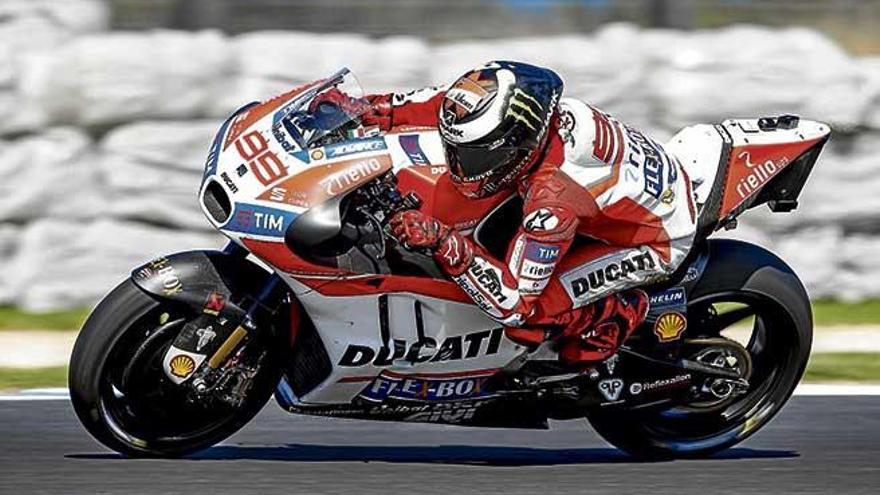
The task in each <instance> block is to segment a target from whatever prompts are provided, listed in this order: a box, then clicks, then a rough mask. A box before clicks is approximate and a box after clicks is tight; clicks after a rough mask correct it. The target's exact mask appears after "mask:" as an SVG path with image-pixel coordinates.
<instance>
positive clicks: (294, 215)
mask: <svg viewBox="0 0 880 495" xmlns="http://www.w3.org/2000/svg"><path fill="white" fill-rule="evenodd" d="M328 91H341V92H343V93H344V94H346V95H350V96H351V104H350V105H347V106H346V108H342V106H341V105H338V104H334V103H330V99H329V98H321V95H323V94H324V93H326V92H328ZM362 94H363V93H362V92H361V91H360V89H359V87H358V85H357V81H356V79H355V78H354V76H353V75H352V74H351V73H350V72H349V71H347V70H345V69H344V70H342V71H340V72H339V73H337V74H335V75H333V76H331V77H329V78H326V79H322V80H319V81H316V82H313V83H311V84H307V85H305V86H303V87H299V88H297V89H294V90H292V91H290V92H288V93H286V94H283V95H281V96H279V97H276V98H274V99H271V100H268V101H265V102H261V103H252V104H250V105H247V106H245V107H243V108H241V109H239V110H238V111H236V112H235V113H234V114H233V115H232V116H231V117H230V118H229V119H228V120H226V122H225V123H223V125H222V127H221V128H220V130H219V132H218V133H217V135H216V138H215V139H214V141H213V143H212V145H211V148H210V153H209V155H208V159H207V163H206V166H205V172H204V178H203V181H202V184H201V187H200V190H199V202H200V204H201V207H202V209H203V211H204V213H205V215H206V216H207V218H208V220H209V221H210V222H211V224H212V225H213V226H214V227H216V228H217V229H219V230H220V231H221V232H222V233H223V234H225V235H226V236H227V237H228V238H229V239H230V242H229V243H228V244H227V246H226V247H225V248H223V249H222V250H216V251H213V250H209V251H190V252H182V253H176V254H170V255H166V256H162V257H160V258H157V259H155V260H153V261H150V262H148V263H146V264H145V265H143V266H140V267H138V268H135V269H134V270H133V271H132V274H131V277H130V278H128V279H127V280H125V281H124V282H122V283H121V284H120V285H119V286H117V287H116V288H115V289H114V290H113V291H112V292H110V293H109V294H108V295H107V296H106V297H105V298H104V299H103V300H102V301H101V303H100V304H99V305H98V306H97V307H96V308H95V310H94V312H93V313H92V314H91V315H90V317H89V318H88V320H87V321H86V322H85V324H84V327H83V329H82V331H81V333H80V334H79V337H78V339H77V342H76V345H75V348H74V350H73V355H72V357H71V362H70V376H69V383H70V392H71V399H72V402H73V406H74V409H75V410H76V414H77V416H78V417H79V419H80V421H81V422H82V424H83V425H84V426H85V428H86V429H87V430H88V431H89V432H90V433H91V434H92V435H93V436H94V437H95V438H96V439H97V440H98V441H100V442H101V443H103V444H104V445H106V446H107V447H109V448H111V449H113V450H116V451H118V452H120V453H123V454H126V455H131V456H180V455H185V454H187V453H191V452H194V451H197V450H200V449H205V448H207V447H209V446H211V445H214V444H215V443H217V442H220V441H222V440H223V439H225V438H227V437H228V436H230V435H231V434H233V433H234V432H235V431H237V430H238V429H239V428H241V427H242V426H243V425H245V424H246V423H247V422H248V421H250V420H251V419H252V418H253V417H254V416H255V415H256V414H257V412H258V411H260V409H261V408H262V407H263V406H264V405H265V404H266V402H267V401H268V400H269V398H270V397H271V396H272V395H273V393H274V397H275V400H276V402H277V403H278V405H279V406H281V407H282V408H284V409H285V410H287V411H290V412H292V413H296V414H307V415H318V416H331V417H339V418H359V419H367V420H382V421H405V422H424V423H442V424H450V425H462V426H478V427H505V428H544V429H546V428H548V420H549V419H556V420H560V419H562V420H567V419H582V418H586V419H587V420H588V421H589V422H590V423H591V424H592V426H593V428H595V430H596V431H597V432H598V433H599V434H600V435H601V436H602V437H604V438H605V439H606V440H607V441H609V442H610V443H612V444H613V445H615V446H617V447H619V448H620V449H623V450H624V451H626V452H628V453H630V454H632V455H634V456H639V457H652V458H657V457H663V458H670V457H695V456H705V455H708V454H711V453H713V452H716V451H719V450H722V449H725V448H727V447H730V446H732V445H734V444H736V443H738V442H740V441H742V440H743V439H745V438H747V437H748V436H749V435H751V434H753V433H755V432H756V431H758V430H759V429H760V428H761V427H763V426H764V425H766V424H767V422H768V421H769V420H770V419H771V418H772V417H773V416H774V415H775V414H776V413H777V412H778V411H779V410H780V409H781V408H782V406H783V405H784V404H785V403H786V401H787V399H788V398H789V396H790V395H791V393H792V391H793V389H794V388H795V386H796V384H797V383H798V381H799V379H800V377H801V375H802V373H803V371H804V367H805V365H806V363H807V357H808V355H809V352H810V345H811V341H812V313H811V308H810V302H809V300H808V298H807V294H806V292H805V290H804V287H803V286H802V284H801V282H800V281H799V280H798V277H797V275H795V273H794V272H793V271H792V269H791V268H789V267H788V265H786V264H785V262H783V261H782V260H781V259H779V258H778V257H777V256H775V255H774V254H772V253H770V252H769V251H767V250H765V249H763V248H761V247H759V246H756V245H753V244H749V243H746V242H740V241H735V240H725V239H711V238H709V237H710V234H712V233H713V232H715V231H717V230H719V229H720V228H724V227H727V228H730V227H732V226H735V223H736V219H737V217H738V216H739V215H740V214H741V213H742V212H744V211H745V210H747V209H749V208H754V207H756V206H758V205H761V204H765V203H766V204H768V205H769V207H770V209H771V210H772V211H774V212H785V211H790V210H792V209H793V208H795V207H796V206H797V198H798V196H799V194H800V192H801V189H802V187H803V185H804V182H805V181H806V179H807V177H808V175H809V174H810V171H811V169H812V167H813V165H814V163H815V162H816V159H817V158H818V155H819V153H820V151H821V149H822V147H823V146H824V144H825V142H826V141H827V139H828V137H829V132H830V130H829V128H828V126H826V125H824V124H821V123H817V122H811V121H806V120H801V119H799V118H797V117H795V116H790V115H785V116H780V117H772V118H762V119H742V120H727V121H725V122H724V123H722V124H719V125H715V126H714V127H711V128H710V131H711V132H715V133H717V136H715V137H716V138H717V139H718V140H719V141H720V142H721V146H720V147H719V149H720V156H717V157H715V158H713V159H714V160H716V161H717V167H715V165H716V164H715V163H712V167H713V168H717V170H716V172H717V173H715V174H714V178H713V179H712V180H711V181H710V183H709V184H708V185H709V186H710V189H711V191H710V193H709V194H708V196H707V197H706V198H705V200H704V201H703V202H702V204H701V206H700V210H699V223H698V225H699V229H698V233H697V238H696V242H695V247H694V249H693V251H692V253H691V255H690V256H689V258H688V259H687V260H686V262H685V263H684V264H683V266H682V267H681V268H680V269H679V270H678V271H677V272H676V273H675V274H674V275H673V276H671V277H670V278H668V279H666V280H665V281H663V282H662V283H656V284H654V285H651V286H649V287H647V288H646V289H647V291H648V292H649V295H650V309H649V314H648V318H647V320H646V321H645V322H644V324H642V325H641V326H640V328H638V329H637V330H636V331H635V332H634V334H633V335H632V336H631V337H630V338H629V339H628V340H627V341H626V342H625V343H624V345H623V346H622V347H621V348H620V350H619V352H618V353H617V354H616V355H615V356H613V357H612V358H610V359H608V360H607V361H605V362H604V363H602V364H600V365H599V366H597V367H595V368H594V369H590V370H587V371H582V372H575V371H573V370H571V369H566V368H565V367H563V366H562V365H561V364H560V362H559V359H558V354H557V352H556V350H555V349H554V344H553V343H552V342H547V343H545V344H542V345H541V346H540V347H538V348H537V349H529V348H525V347H523V346H521V345H518V344H517V343H515V342H513V341H511V340H509V339H508V338H507V337H506V336H505V333H504V329H503V328H502V327H501V325H499V324H498V323H497V322H495V321H493V320H492V319H490V318H489V317H487V316H486V315H485V314H484V313H483V312H482V311H481V310H480V309H479V308H478V307H477V306H475V305H474V303H473V300H472V299H471V297H470V296H469V295H467V294H465V293H463V292H462V291H461V289H459V287H458V286H457V285H456V284H455V283H453V282H452V281H450V280H448V279H447V278H445V277H444V276H443V274H442V273H441V272H440V270H439V269H438V267H437V266H436V265H435V263H434V261H433V260H432V258H431V257H430V256H428V255H427V254H423V253H418V252H416V253H414V252H410V251H407V250H405V249H402V247H401V246H398V245H397V244H396V243H395V242H394V240H393V239H392V238H391V236H390V235H389V234H388V230H387V222H388V220H389V218H390V217H391V216H392V215H393V214H394V213H395V212H397V211H401V210H405V209H412V208H420V209H422V210H423V211H426V212H428V213H430V214H432V215H434V216H436V217H438V218H440V219H441V220H443V221H444V222H446V223H447V224H448V225H454V226H456V228H458V229H460V230H464V231H467V232H470V233H471V234H472V236H473V238H474V240H475V241H476V242H478V243H480V244H481V245H482V246H483V247H485V248H486V249H487V250H489V252H492V253H494V254H495V255H496V256H498V257H499V258H503V257H504V252H503V251H504V249H505V248H506V246H507V245H508V241H509V240H510V239H511V237H512V236H513V234H514V231H515V229H516V226H517V225H518V224H519V223H520V222H521V216H522V208H521V205H522V203H521V200H520V199H519V198H518V197H517V196H516V195H515V194H511V195H510V196H506V197H505V196H504V195H496V196H497V197H491V198H486V199H482V200H479V201H476V202H470V203H467V204H468V205H470V206H469V208H468V209H451V208H449V206H448V205H454V204H461V203H460V202H459V201H456V200H455V198H456V194H458V193H457V192H456V190H455V188H454V187H453V185H452V184H451V182H450V179H449V174H448V173H447V169H446V167H445V165H444V155H443V150H442V143H441V141H440V137H439V135H438V133H437V132H436V129H433V128H418V127H398V128H395V129H393V130H391V131H389V132H385V133H382V132H379V131H378V130H377V129H370V128H368V127H365V126H364V125H362V124H361V119H359V116H360V115H362V114H363V111H365V108H366V104H365V103H364V100H363V99H361V95H362ZM282 156H283V157H285V159H284V160H282V159H281V158H280V157H282ZM559 270H562V271H564V272H565V276H564V277H563V280H567V281H569V282H568V283H570V284H571V287H570V289H571V290H572V291H574V292H577V291H578V290H582V288H583V287H587V286H589V284H590V283H595V281H596V279H598V278H603V277H604V279H607V280H613V278H614V277H615V276H616V274H618V273H619V272H620V267H617V268H615V267H605V268H604V269H600V270H599V271H601V272H602V273H596V272H589V273H588V272H587V271H585V269H584V267H578V266H566V265H564V264H562V265H561V266H560V267H559ZM737 332H738V333H737ZM733 334H736V335H739V338H736V335H733ZM743 335H745V337H743Z"/></svg>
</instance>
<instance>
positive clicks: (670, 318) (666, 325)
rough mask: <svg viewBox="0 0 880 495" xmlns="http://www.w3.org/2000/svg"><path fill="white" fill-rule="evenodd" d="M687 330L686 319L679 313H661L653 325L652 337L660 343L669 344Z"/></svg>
mask: <svg viewBox="0 0 880 495" xmlns="http://www.w3.org/2000/svg"><path fill="white" fill-rule="evenodd" d="M686 328H687V319H686V318H685V317H684V315H682V314H681V313H675V312H672V313H663V314H662V315H660V317H659V318H657V323H655V324H654V335H656V336H657V338H658V339H659V340H660V342H670V341H673V340H675V339H677V338H679V337H681V334H682V333H683V332H684V331H685V329H686Z"/></svg>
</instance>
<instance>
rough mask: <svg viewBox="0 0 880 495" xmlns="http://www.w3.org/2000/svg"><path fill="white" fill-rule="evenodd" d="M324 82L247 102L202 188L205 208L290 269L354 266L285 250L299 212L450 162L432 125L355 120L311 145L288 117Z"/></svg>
mask: <svg viewBox="0 0 880 495" xmlns="http://www.w3.org/2000/svg"><path fill="white" fill-rule="evenodd" d="M325 81H326V80H325ZM325 81H318V82H316V83H312V84H309V85H306V86H303V87H300V88H297V89H294V90H292V91H290V92H288V93H285V94H284V95H281V96H279V97H277V98H274V99H272V100H268V101H266V102H263V103H256V104H251V105H248V106H245V107H243V108H242V109H240V110H238V111H237V112H236V113H235V114H234V115H233V116H232V117H230V118H229V119H228V120H227V121H226V122H225V123H224V124H223V125H222V126H221V128H220V130H219V132H218V134H217V136H216V138H215V140H214V142H213V144H212V146H211V150H210V153H209V157H208V160H207V163H206V167H205V175H204V179H203V183H202V187H201V191H200V203H201V206H202V208H203V210H204V212H205V214H206V216H207V217H208V219H209V221H210V222H211V224H212V225H213V226H214V227H215V228H217V229H218V230H220V231H221V232H222V233H223V234H225V235H226V236H227V237H229V238H230V239H232V240H233V241H235V242H236V243H238V244H240V245H242V246H244V247H245V248H247V249H249V250H250V251H251V252H253V253H254V254H256V255H257V256H259V257H260V258H263V259H264V261H267V262H269V264H270V265H273V266H274V267H276V268H281V269H283V270H285V271H288V272H294V273H299V272H301V273H319V274H328V273H332V274H344V273H345V272H346V271H347V270H345V269H341V268H340V267H339V266H330V265H328V264H323V265H322V264H316V263H310V262H307V261H305V260H303V259H301V258H300V257H297V256H295V255H294V254H293V253H291V252H290V250H289V249H287V248H286V247H285V244H284V238H285V234H286V233H287V232H288V229H289V228H290V227H291V225H293V224H294V222H295V221H296V219H297V218H298V217H299V216H301V215H303V214H304V213H306V212H308V211H310V210H311V209H313V208H316V207H323V208H324V209H326V205H328V204H329V203H331V202H333V201H338V199H339V198H340V197H342V196H344V195H346V194H349V193H351V192H352V191H354V190H355V189H358V188H360V187H362V186H363V185H364V184H367V183H369V182H370V181H372V180H374V179H376V178H377V177H380V176H382V175H384V174H387V173H389V172H397V171H399V170H401V169H403V168H407V167H414V166H418V167H419V168H431V167H433V168H434V169H436V168H438V165H442V163H443V152H442V144H441V142H440V138H439V135H438V134H437V132H436V131H435V130H433V129H424V128H423V129H418V130H411V131H405V132H403V133H397V134H387V135H372V136H370V135H365V134H366V133H365V132H364V129H363V128H361V127H358V126H357V125H356V123H355V122H353V121H352V122H347V123H346V124H345V125H344V126H343V127H345V128H346V129H345V131H346V133H347V134H346V135H345V136H344V137H342V136H341V134H340V133H337V134H336V136H335V139H330V140H328V139H325V138H326V137H327V136H328V135H329V133H324V134H323V135H319V134H317V133H313V134H312V135H311V136H309V139H307V140H306V141H305V142H304V141H303V137H304V136H303V135H302V134H297V130H296V129H294V130H293V131H292V130H291V128H290V126H285V125H284V122H285V121H286V118H287V116H289V114H290V113H292V112H296V111H299V110H301V109H302V108H303V107H304V105H303V103H302V101H307V102H308V101H312V99H313V97H314V94H315V88H319V87H321V86H322V85H323V84H324V83H325ZM303 95H306V96H307V98H305V100H304V99H303ZM306 106H307V105H306ZM297 109H299V110H297ZM337 130H338V128H337V129H333V131H337ZM303 144H306V147H303V146H302V145H303ZM444 170H445V169H444Z"/></svg>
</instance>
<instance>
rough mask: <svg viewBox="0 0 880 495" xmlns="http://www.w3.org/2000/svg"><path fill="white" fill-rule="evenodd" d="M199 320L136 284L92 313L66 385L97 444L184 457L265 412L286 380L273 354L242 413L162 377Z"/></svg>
mask: <svg viewBox="0 0 880 495" xmlns="http://www.w3.org/2000/svg"><path fill="white" fill-rule="evenodd" d="M195 316H196V315H195V314H193V312H192V311H191V310H189V309H188V308H183V307H180V306H177V305H174V304H172V303H168V302H160V301H157V300H155V299H153V298H152V297H150V296H148V295H147V294H146V293H144V292H143V291H141V290H140V289H139V288H138V287H137V286H135V285H134V283H133V282H132V281H131V280H127V281H125V282H123V283H122V284H121V285H119V286H118V287H117V288H116V289H114V290H113V291H112V292H111V293H110V294H109V295H107V297H105V298H104V300H103V301H101V303H100V304H99V305H98V307H97V308H95V311H94V312H93V313H92V314H91V316H89V319H88V320H87V321H86V323H85V325H84V326H83V329H82V331H81V332H80V334H79V336H78V338H77V342H76V345H75V346H74V350H73V354H72V356H71V361H70V371H69V383H70V395H71V400H72V403H73V407H74V410H75V411H76V414H77V416H78V417H79V419H80V421H82V423H83V425H84V426H85V427H86V429H87V430H88V431H89V433H91V434H92V436H94V437H95V438H96V439H97V440H98V441H100V442H101V443H103V444H104V445H106V446H107V447H109V448H111V449H113V450H115V451H117V452H120V453H123V454H126V455H132V456H179V455H184V454H187V453H190V452H194V451H197V450H201V449H204V448H207V447H210V446H211V445H213V444H215V443H217V442H219V441H221V440H223V439H225V438H226V437H228V436H230V435H232V434H233V433H235V432H236V431H237V430H238V429H240V428H241V427H242V426H244V425H245V424H246V423H247V422H248V421H250V420H251V419H252V418H253V417H254V416H255V415H256V414H257V413H258V412H259V411H260V409H261V408H262V407H263V405H264V404H265V403H266V401H267V400H268V399H269V397H270V396H271V395H272V391H273V390H274V387H275V385H276V384H277V383H278V380H279V378H280V375H281V366H280V365H279V361H278V356H277V355H275V354H272V353H271V352H270V353H269V354H267V355H266V357H265V358H264V359H263V361H262V363H261V366H260V368H259V372H258V373H257V375H256V377H254V378H253V382H252V385H251V387H250V388H249V389H248V391H247V393H246V396H245V398H244V400H243V401H242V402H241V403H240V405H238V406H237V407H233V406H231V405H229V404H227V403H225V402H221V401H211V402H210V403H207V402H206V401H198V400H193V396H192V395H191V394H192V392H191V391H190V389H189V387H185V386H179V385H175V384H174V383H172V382H171V380H169V379H168V378H167V377H166V376H165V373H164V370H163V369H162V358H163V356H164V355H165V351H166V350H167V349H168V347H169V346H170V345H171V343H172V342H173V341H174V338H175V337H176V336H177V334H178V332H179V331H180V330H181V329H182V328H183V326H184V324H185V323H186V322H187V321H188V320H189V319H191V318H194V317H195ZM273 348H277V346H267V350H269V351H271V350H272V349H273Z"/></svg>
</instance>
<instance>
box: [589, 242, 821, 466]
mask: <svg viewBox="0 0 880 495" xmlns="http://www.w3.org/2000/svg"><path fill="white" fill-rule="evenodd" d="M709 250H710V251H709V252H710V257H709V263H708V265H707V267H706V270H705V272H704V273H703V275H702V277H701V278H700V280H699V281H698V282H697V284H696V286H695V287H693V288H692V290H691V291H689V294H688V320H689V322H690V323H689V326H688V330H687V334H686V335H687V336H688V337H690V338H695V337H705V336H709V337H713V336H717V335H720V331H721V330H722V328H714V329H712V328H711V327H712V325H710V324H706V325H705V327H703V328H701V326H700V324H699V323H698V322H696V321H692V318H695V317H698V315H700V314H703V313H704V311H705V310H707V309H709V306H710V305H712V304H713V303H717V302H739V303H742V304H745V305H747V308H748V309H749V311H752V312H753V314H754V318H755V324H754V325H755V326H754V331H753V334H752V337H751V342H749V345H748V346H747V348H748V350H749V353H750V354H751V355H752V359H753V360H754V362H755V366H756V369H755V370H753V372H752V377H753V378H752V380H753V381H751V382H750V386H749V390H748V392H746V394H744V395H743V396H742V397H738V398H737V399H736V400H735V401H734V402H733V403H732V404H730V405H729V406H726V407H724V408H722V409H716V410H714V411H707V412H702V413H699V412H693V411H689V410H687V409H685V408H678V409H676V408H669V409H666V410H646V411H626V410H623V411H619V410H618V411H602V410H597V411H591V412H590V413H589V414H588V419H589V421H590V423H591V424H592V426H593V428H594V429H595V430H596V431H597V432H598V433H599V434H600V435H601V436H602V437H603V438H604V439H605V440H607V441H608V442H609V443H611V444H612V445H614V446H615V447H617V448H620V449H621V450H624V451H626V452H627V453H629V454H631V455H633V456H636V457H639V458H652V459H658V458H659V459H668V458H693V457H705V456H708V455H710V454H713V453H715V452H718V451H721V450H724V449H727V448H729V447H731V446H733V445H735V444H737V443H739V442H742V441H743V440H745V439H746V438H748V437H749V436H751V435H752V434H754V433H755V432H757V431H758V430H760V429H761V428H762V427H763V426H765V425H766V424H767V423H768V422H769V421H770V420H771V419H772V418H773V417H774V416H775V415H776V413H778V412H779V410H780V409H782V407H783V406H784V405H785V403H786V402H787V401H788V399H789V397H790V396H791V394H792V392H793V391H794V389H795V387H796V386H797V384H798V382H799V381H800V378H801V376H802V375H803V373H804V369H805V368H806V365H807V361H808V358H809V354H810V346H811V345H812V338H813V320H812V310H811V307H810V301H809V298H808V296H807V293H806V291H805V290H804V287H803V285H802V284H801V282H800V280H799V279H798V278H797V276H796V275H795V273H794V272H793V271H792V269H791V268H790V267H789V266H788V265H786V264H785V263H784V262H783V261H782V260H781V259H779V258H778V257H777V256H775V255H774V254H772V253H770V252H769V251H767V250H765V249H763V248H760V247H758V246H754V245H751V244H748V243H744V242H740V241H732V240H712V241H710V242H709ZM722 316H723V315H722ZM695 319H697V318H695ZM718 320H720V318H716V320H715V321H718ZM707 329H711V330H707ZM705 331H709V332H710V333H709V334H706V333H702V332H705Z"/></svg>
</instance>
